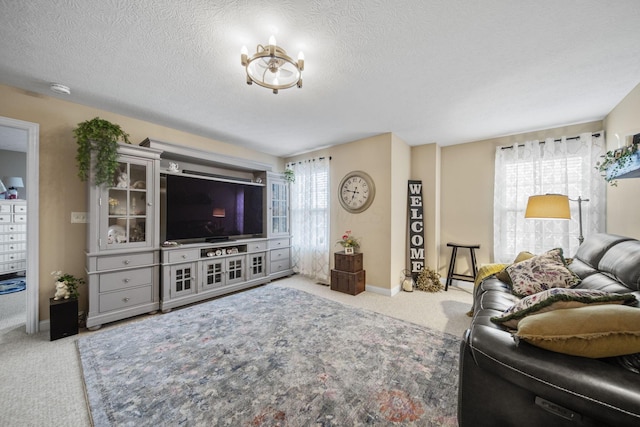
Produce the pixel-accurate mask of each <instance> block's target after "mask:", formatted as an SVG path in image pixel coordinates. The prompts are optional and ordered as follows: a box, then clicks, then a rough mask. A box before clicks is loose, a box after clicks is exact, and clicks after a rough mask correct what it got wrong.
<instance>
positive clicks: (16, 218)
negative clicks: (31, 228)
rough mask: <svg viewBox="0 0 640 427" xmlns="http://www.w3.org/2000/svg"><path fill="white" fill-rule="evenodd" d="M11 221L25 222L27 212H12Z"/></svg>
mask: <svg viewBox="0 0 640 427" xmlns="http://www.w3.org/2000/svg"><path fill="white" fill-rule="evenodd" d="M13 222H16V223H25V222H27V214H26V213H20V214H14V215H13Z"/></svg>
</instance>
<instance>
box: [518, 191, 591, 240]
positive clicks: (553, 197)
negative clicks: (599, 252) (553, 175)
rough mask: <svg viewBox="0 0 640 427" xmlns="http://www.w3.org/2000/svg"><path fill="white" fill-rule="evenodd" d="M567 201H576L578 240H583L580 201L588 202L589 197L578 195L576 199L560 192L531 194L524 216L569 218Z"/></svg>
mask: <svg viewBox="0 0 640 427" xmlns="http://www.w3.org/2000/svg"><path fill="white" fill-rule="evenodd" d="M569 201H572V202H578V223H579V225H580V235H579V236H578V242H579V243H580V244H582V242H584V236H583V235H582V202H588V201H589V199H583V198H582V197H580V196H578V198H577V199H570V198H569V197H568V196H564V195H562V194H543V195H540V196H531V197H529V201H528V202H527V210H526V212H525V214H524V217H525V218H546V219H571V209H569Z"/></svg>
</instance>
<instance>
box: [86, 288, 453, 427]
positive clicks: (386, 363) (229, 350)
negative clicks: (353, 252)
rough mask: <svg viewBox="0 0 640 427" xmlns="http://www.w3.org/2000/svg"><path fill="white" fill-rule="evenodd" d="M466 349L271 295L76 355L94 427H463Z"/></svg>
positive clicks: (421, 331)
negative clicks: (460, 410)
mask: <svg viewBox="0 0 640 427" xmlns="http://www.w3.org/2000/svg"><path fill="white" fill-rule="evenodd" d="M459 343H460V338H458V337H455V336H453V335H449V334H446V333H442V332H438V331H433V330H430V329H428V328H425V327H422V326H417V325H414V324H412V323H407V322H404V321H401V320H397V319H393V318H390V317H387V316H384V315H381V314H378V313H374V312H370V311H365V310H360V309H354V308H350V307H347V306H345V305H342V304H340V303H337V302H333V301H329V300H327V299H324V298H321V297H318V296H314V295H311V294H308V293H306V292H302V291H298V290H295V289H288V288H282V287H278V286H275V285H267V286H263V287H260V288H256V289H253V290H250V291H246V292H242V293H238V294H234V295H231V296H227V297H224V298H220V299H217V300H213V301H209V302H205V303H202V304H198V305H194V306H191V307H188V308H184V309H181V310H175V311H173V312H171V313H167V314H164V315H158V316H155V317H152V318H149V319H145V320H142V321H139V322H135V323H130V324H127V325H124V326H121V327H116V328H113V329H108V330H103V331H97V332H94V333H91V334H90V335H86V336H83V337H81V338H80V339H78V350H79V352H80V358H81V361H82V368H83V371H84V372H83V374H84V380H85V384H86V390H87V396H88V400H89V407H90V410H91V414H92V417H93V421H94V423H95V425H96V426H141V425H154V426H157V425H163V426H165V425H171V426H178V425H179V426H296V427H297V426H327V427H328V426H358V425H374V426H384V425H406V426H412V425H414V426H456V425H457V419H456V407H457V388H458V386H457V381H458V347H459Z"/></svg>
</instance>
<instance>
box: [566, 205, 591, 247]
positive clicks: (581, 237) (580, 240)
mask: <svg viewBox="0 0 640 427" xmlns="http://www.w3.org/2000/svg"><path fill="white" fill-rule="evenodd" d="M569 200H571V201H572V202H578V221H579V222H578V223H579V224H580V235H579V236H578V242H580V244H582V242H584V236H583V235H582V202H588V201H589V199H583V198H582V197H580V196H578V198H577V199H569Z"/></svg>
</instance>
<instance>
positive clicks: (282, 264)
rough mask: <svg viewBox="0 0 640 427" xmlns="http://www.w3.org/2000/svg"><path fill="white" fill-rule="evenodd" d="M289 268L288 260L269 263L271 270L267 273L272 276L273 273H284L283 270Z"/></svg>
mask: <svg viewBox="0 0 640 427" xmlns="http://www.w3.org/2000/svg"><path fill="white" fill-rule="evenodd" d="M289 268H291V267H290V266H289V260H288V259H286V260H279V261H271V269H270V270H269V273H271V274H273V273H278V272H280V271H284V270H288V269H289Z"/></svg>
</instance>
